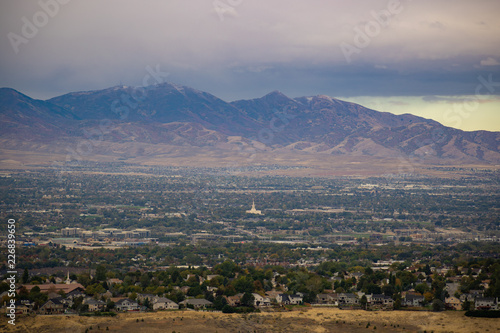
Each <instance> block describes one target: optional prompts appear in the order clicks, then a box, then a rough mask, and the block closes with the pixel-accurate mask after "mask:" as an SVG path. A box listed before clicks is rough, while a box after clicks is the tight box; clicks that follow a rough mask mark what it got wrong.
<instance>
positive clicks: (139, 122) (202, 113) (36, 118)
mask: <svg viewBox="0 0 500 333" xmlns="http://www.w3.org/2000/svg"><path fill="white" fill-rule="evenodd" d="M0 121H1V129H2V133H0V139H2V140H3V144H4V146H5V147H9V149H15V148H16V147H22V148H19V149H22V150H30V149H31V150H40V149H42V148H43V150H44V152H46V153H47V154H50V153H51V152H54V151H58V152H60V150H61V145H60V143H61V142H83V141H84V140H94V141H96V140H97V141H99V145H98V146H97V145H96V147H94V149H93V150H92V152H89V154H91V153H94V154H95V153H97V152H99V154H101V155H106V154H114V155H113V156H116V154H118V153H116V152H113V148H110V147H113V146H116V144H119V145H120V149H119V151H126V148H124V147H126V146H127V145H133V144H147V145H148V147H149V148H148V149H149V154H150V155H154V154H155V152H159V151H162V152H163V153H162V154H163V155H165V154H167V155H168V153H165V151H171V150H169V149H170V148H169V149H160V146H161V145H168V147H172V146H177V147H183V149H187V150H189V148H190V147H191V148H193V151H198V152H199V151H202V150H203V149H204V150H205V152H206V153H208V152H209V151H210V150H211V149H215V150H217V156H224V157H225V158H226V157H227V159H230V158H231V156H234V154H235V153H236V154H239V156H240V157H242V156H243V155H245V154H246V152H266V153H271V154H272V153H273V152H275V153H276V154H287V156H295V157H296V158H295V160H300V159H302V158H304V157H305V156H306V157H307V156H309V157H310V158H313V157H314V156H318V158H319V157H320V156H354V157H363V156H365V157H376V158H382V159H383V158H399V157H401V156H402V157H404V158H407V159H410V160H413V161H418V162H419V163H420V162H421V163H436V162H439V161H451V162H457V163H458V162H471V163H472V162H482V163H483V162H486V163H499V162H500V146H499V145H500V133H498V132H487V131H474V132H464V131H461V130H458V129H454V128H450V127H446V126H443V125H441V124H439V123H438V122H436V121H433V120H429V119H425V118H421V117H417V116H414V115H410V114H403V115H394V114H391V113H387V112H378V111H374V110H371V109H368V108H365V107H363V106H361V105H357V104H354V103H350V102H345V101H341V100H338V99H335V98H331V97H328V96H323V95H319V96H309V97H299V98H289V97H287V96H286V95H284V94H282V93H280V92H278V91H274V92H271V93H269V94H267V95H265V96H263V97H261V98H256V99H252V100H241V101H235V102H231V103H227V102H225V101H223V100H221V99H219V98H217V97H215V96H213V95H211V94H209V93H206V92H201V91H198V90H195V89H192V88H189V87H183V86H178V85H175V84H171V83H163V84H160V85H156V86H151V87H148V88H145V89H142V88H133V87H124V86H118V87H112V88H108V89H104V90H96V91H88V92H74V93H69V94H65V95H62V96H59V97H55V98H52V99H50V100H48V101H39V100H34V99H31V98H30V97H28V96H25V95H23V94H21V93H19V92H17V91H15V90H13V89H8V88H3V89H0ZM94 141H93V142H94ZM258 141H260V143H258ZM26 142H32V143H37V142H44V143H46V144H45V145H44V146H43V147H42V146H40V145H34V144H32V145H31V146H30V145H27V144H26ZM51 142H52V143H53V144H50V143H51ZM107 145H108V146H109V147H108V146H107ZM155 145H156V146H157V147H156V148H158V149H156V148H154V147H155ZM106 147H108V148H106ZM141 149H142V148H141ZM200 149H202V150H200ZM132 151H136V150H130V151H129V152H127V154H126V155H127V156H132V155H133V154H132V153H131V152H132ZM244 153H245V154H244ZM131 154H132V155H131ZM250 155H252V156H254V153H251V154H250ZM89 156H90V155H89ZM89 156H87V158H88V157H89ZM321 158H323V157H321ZM291 159H292V160H293V159H294V158H291ZM248 161H249V162H250V161H253V157H252V159H248Z"/></svg>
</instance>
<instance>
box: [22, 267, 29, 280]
mask: <svg viewBox="0 0 500 333" xmlns="http://www.w3.org/2000/svg"><path fill="white" fill-rule="evenodd" d="M29 280H30V274H29V272H28V269H27V268H25V269H24V273H23V277H22V281H23V283H28V282H29Z"/></svg>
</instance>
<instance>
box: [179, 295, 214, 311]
mask: <svg viewBox="0 0 500 333" xmlns="http://www.w3.org/2000/svg"><path fill="white" fill-rule="evenodd" d="M179 304H182V305H184V306H185V307H186V308H187V307H188V305H191V306H192V307H193V308H195V309H201V308H206V307H210V306H212V304H213V303H212V302H210V301H207V300H206V299H203V298H188V299H186V300H184V301H182V302H180V303H179Z"/></svg>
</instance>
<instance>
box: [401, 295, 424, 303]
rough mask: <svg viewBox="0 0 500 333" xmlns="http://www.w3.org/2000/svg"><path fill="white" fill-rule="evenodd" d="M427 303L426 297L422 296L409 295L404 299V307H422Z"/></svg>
mask: <svg viewBox="0 0 500 333" xmlns="http://www.w3.org/2000/svg"><path fill="white" fill-rule="evenodd" d="M424 302H425V297H424V296H420V295H413V294H407V295H406V296H405V298H404V299H403V302H402V305H405V306H422V305H423V304H424Z"/></svg>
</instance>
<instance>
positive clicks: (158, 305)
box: [153, 297, 179, 310]
mask: <svg viewBox="0 0 500 333" xmlns="http://www.w3.org/2000/svg"><path fill="white" fill-rule="evenodd" d="M177 309H179V304H177V303H175V302H174V301H171V300H169V299H168V298H165V297H158V298H157V299H156V300H155V301H154V302H153V310H177Z"/></svg>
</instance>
